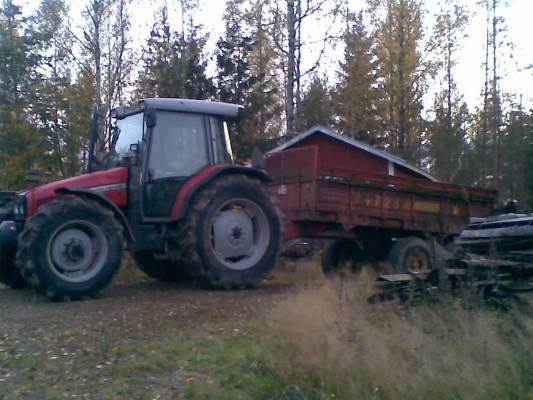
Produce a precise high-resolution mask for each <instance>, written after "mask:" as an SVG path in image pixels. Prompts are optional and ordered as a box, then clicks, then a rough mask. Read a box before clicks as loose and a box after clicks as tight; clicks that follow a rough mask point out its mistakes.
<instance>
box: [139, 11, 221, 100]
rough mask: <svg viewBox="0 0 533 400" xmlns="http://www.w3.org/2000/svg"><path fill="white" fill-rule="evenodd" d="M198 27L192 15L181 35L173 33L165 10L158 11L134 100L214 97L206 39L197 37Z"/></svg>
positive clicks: (183, 25) (198, 35)
mask: <svg viewBox="0 0 533 400" xmlns="http://www.w3.org/2000/svg"><path fill="white" fill-rule="evenodd" d="M186 10H187V12H192V11H194V9H189V8H187V9H186ZM184 15H185V14H184ZM200 28H201V27H200V26H197V25H194V22H193V19H192V16H191V17H190V18H189V23H188V24H185V23H183V24H182V32H181V33H180V32H176V31H173V30H172V29H171V27H170V22H169V18H168V9H167V7H166V6H163V7H161V8H160V10H159V12H158V15H157V16H156V22H155V23H154V25H153V27H152V30H151V32H150V37H149V38H148V40H147V43H146V52H145V54H144V56H143V57H142V61H143V71H142V72H141V74H140V76H139V79H138V82H137V97H180V98H194V99H208V98H210V97H212V96H213V94H214V87H213V83H212V80H211V79H210V78H208V77H207V76H206V67H207V60H206V57H205V54H204V48H205V44H206V37H205V36H202V35H201V34H200Z"/></svg>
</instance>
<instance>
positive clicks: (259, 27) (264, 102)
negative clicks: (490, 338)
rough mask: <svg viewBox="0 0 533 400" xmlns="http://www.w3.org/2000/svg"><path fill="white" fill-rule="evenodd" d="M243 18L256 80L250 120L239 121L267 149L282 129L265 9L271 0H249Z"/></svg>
mask: <svg viewBox="0 0 533 400" xmlns="http://www.w3.org/2000/svg"><path fill="white" fill-rule="evenodd" d="M250 3H251V4H250V6H249V8H248V9H247V11H246V13H245V15H244V19H245V21H246V25H247V26H248V27H249V29H250V37H251V39H252V48H251V52H250V54H249V58H248V63H249V65H250V72H251V74H252V76H253V77H255V80H256V82H255V83H254V85H253V86H252V88H251V89H252V93H251V100H250V104H249V106H248V109H247V115H249V116H250V118H249V119H247V120H246V121H243V123H241V127H242V129H243V130H247V131H251V132H255V133H256V138H257V140H256V144H257V145H258V146H259V147H261V148H264V149H265V150H266V149H268V147H269V146H270V142H271V139H272V138H275V137H277V136H279V135H280V132H282V130H283V116H282V114H283V89H282V86H283V85H282V83H281V80H280V76H279V75H280V74H279V71H278V68H277V65H278V63H279V57H280V55H279V51H278V50H277V49H276V45H275V43H274V41H273V40H272V37H271V35H270V34H269V32H268V21H267V19H266V10H267V8H268V7H269V5H270V0H251V2H250Z"/></svg>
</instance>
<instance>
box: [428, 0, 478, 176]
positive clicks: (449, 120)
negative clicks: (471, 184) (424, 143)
mask: <svg viewBox="0 0 533 400" xmlns="http://www.w3.org/2000/svg"><path fill="white" fill-rule="evenodd" d="M448 5H449V8H448V9H447V10H445V11H444V12H443V13H441V15H439V16H438V17H437V23H436V25H435V31H436V35H435V37H436V38H439V40H438V43H439V48H437V50H440V52H441V60H440V65H442V67H443V68H442V72H443V73H442V75H443V79H442V91H441V92H440V93H439V94H438V95H437V96H436V98H435V104H434V107H433V110H432V111H433V113H434V119H433V121H431V122H430V123H429V127H428V135H429V156H430V158H431V164H432V167H431V172H432V173H433V174H434V175H435V176H437V177H438V178H440V179H442V180H443V181H446V182H454V183H460V182H462V181H463V180H465V179H467V178H466V175H468V173H467V171H466V166H465V159H464V157H465V153H466V151H467V142H466V141H467V123H468V121H469V113H468V109H467V107H466V104H465V103H464V102H463V98H462V96H461V95H460V94H459V93H458V90H457V86H456V84H455V81H454V76H453V68H454V66H455V65H456V52H457V50H458V49H459V48H460V43H461V39H462V38H464V35H463V30H464V27H465V25H466V23H467V21H468V16H467V14H466V11H465V10H464V9H463V8H462V7H461V6H458V5H456V4H455V5H454V4H451V3H449V4H448Z"/></svg>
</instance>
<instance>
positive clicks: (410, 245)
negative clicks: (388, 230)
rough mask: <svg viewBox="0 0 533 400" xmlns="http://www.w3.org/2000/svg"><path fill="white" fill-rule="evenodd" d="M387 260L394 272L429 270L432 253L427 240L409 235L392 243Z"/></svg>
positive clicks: (430, 268) (431, 262)
mask: <svg viewBox="0 0 533 400" xmlns="http://www.w3.org/2000/svg"><path fill="white" fill-rule="evenodd" d="M388 261H389V262H390V264H391V266H392V268H393V271H394V272H396V273H423V272H430V271H431V270H432V268H433V253H432V251H431V248H430V247H429V244H428V242H427V241H425V240H423V239H420V238H417V237H414V236H409V237H405V238H401V239H399V240H398V241H397V242H396V243H394V245H393V246H392V249H391V251H390V253H389V257H388Z"/></svg>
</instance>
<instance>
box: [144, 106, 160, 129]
mask: <svg viewBox="0 0 533 400" xmlns="http://www.w3.org/2000/svg"><path fill="white" fill-rule="evenodd" d="M144 120H145V123H146V127H147V128H153V127H154V126H156V124H157V118H156V112H155V110H147V111H146V113H145V114H144Z"/></svg>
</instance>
